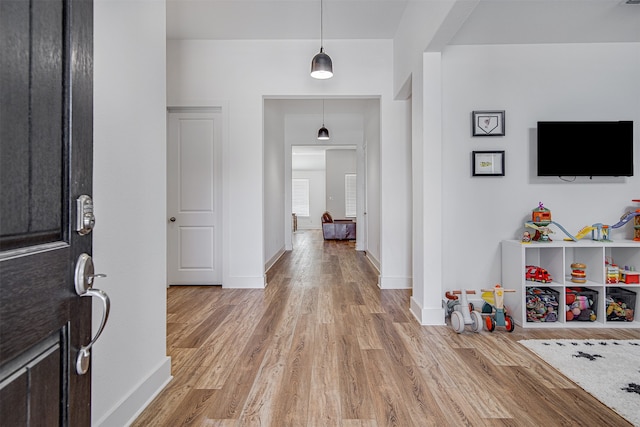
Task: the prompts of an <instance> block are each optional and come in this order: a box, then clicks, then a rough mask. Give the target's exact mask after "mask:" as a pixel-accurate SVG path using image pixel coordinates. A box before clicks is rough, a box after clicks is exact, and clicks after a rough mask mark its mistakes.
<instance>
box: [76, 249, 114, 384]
mask: <svg viewBox="0 0 640 427" xmlns="http://www.w3.org/2000/svg"><path fill="white" fill-rule="evenodd" d="M98 277H107V275H106V274H95V273H94V269H93V260H92V259H91V257H90V256H89V255H87V254H81V255H80V256H79V257H78V262H77V263H76V274H75V286H76V293H77V294H78V295H80V296H81V297H96V298H98V299H99V300H100V301H101V302H102V321H101V322H100V327H99V328H98V332H96V335H95V336H94V337H93V339H92V340H91V341H90V342H89V344H87V345H83V346H82V347H80V351H78V356H77V357H76V372H77V373H78V375H84V374H86V373H87V372H88V371H89V361H90V360H91V359H90V357H91V347H93V344H95V342H96V341H97V340H98V338H99V337H100V334H102V331H103V330H104V327H105V325H106V324H107V320H108V319H109V311H110V310H111V302H110V300H109V296H108V295H107V293H106V292H104V291H102V290H100V289H94V288H93V282H94V280H95V279H96V278H98Z"/></svg>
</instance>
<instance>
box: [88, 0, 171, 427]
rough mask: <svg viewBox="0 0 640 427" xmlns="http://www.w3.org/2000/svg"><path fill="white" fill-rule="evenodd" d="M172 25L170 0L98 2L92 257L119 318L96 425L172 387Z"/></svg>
mask: <svg viewBox="0 0 640 427" xmlns="http://www.w3.org/2000/svg"><path fill="white" fill-rule="evenodd" d="M165 22H166V16H165V2H164V1H162V0H161V1H152V2H139V1H133V2H132V1H110V0H96V1H95V8H94V23H95V24H94V25H95V26H94V46H95V57H94V63H95V66H94V180H93V181H94V189H93V190H94V201H95V214H96V227H95V230H94V231H93V233H94V237H93V242H94V247H93V259H94V263H95V266H96V272H98V273H106V274H107V277H106V278H104V279H100V280H99V281H98V282H97V284H96V286H97V287H99V288H100V289H103V290H104V291H106V292H107V294H108V295H109V297H110V299H111V314H110V316H109V321H108V323H107V325H106V327H105V329H104V332H103V334H102V335H101V336H100V339H99V340H98V341H97V343H96V344H95V346H94V347H93V349H92V351H91V356H92V361H91V363H92V401H93V403H92V425H94V426H105V427H107V426H114V427H122V426H124V425H127V424H128V423H129V422H131V421H132V419H133V418H134V417H135V416H136V415H137V414H138V413H139V412H140V411H141V410H142V409H143V408H144V406H145V405H146V404H147V402H148V401H150V400H151V399H152V398H153V397H154V396H155V394H156V393H157V392H159V391H160V390H161V389H162V387H163V386H164V385H165V384H166V383H167V382H168V381H169V380H170V379H171V366H170V359H169V358H168V357H167V355H166V354H167V353H166V286H167V280H166V268H165V265H166V224H167V218H166V154H165V153H166V97H165V94H166V90H165V87H166V86H165V83H166V82H165V68H166V64H165V55H166V53H165V52H166V46H165V38H166V36H165ZM94 307H96V310H95V311H94V314H93V328H94V331H95V329H96V328H97V327H98V324H99V322H100V318H101V316H102V313H101V311H100V309H99V308H98V307H97V304H95V305H94Z"/></svg>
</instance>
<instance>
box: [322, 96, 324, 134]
mask: <svg viewBox="0 0 640 427" xmlns="http://www.w3.org/2000/svg"><path fill="white" fill-rule="evenodd" d="M322 127H324V99H322Z"/></svg>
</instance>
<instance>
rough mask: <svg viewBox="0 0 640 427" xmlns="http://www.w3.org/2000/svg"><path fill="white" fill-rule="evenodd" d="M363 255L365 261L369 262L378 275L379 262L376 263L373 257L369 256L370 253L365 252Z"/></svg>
mask: <svg viewBox="0 0 640 427" xmlns="http://www.w3.org/2000/svg"><path fill="white" fill-rule="evenodd" d="M364 255H365V256H366V257H367V259H368V260H369V262H370V263H371V265H373V267H374V268H375V269H376V270H378V273H380V261H378V260H377V259H376V258H375V257H374V256H373V255H371V253H370V252H368V251H365V253H364Z"/></svg>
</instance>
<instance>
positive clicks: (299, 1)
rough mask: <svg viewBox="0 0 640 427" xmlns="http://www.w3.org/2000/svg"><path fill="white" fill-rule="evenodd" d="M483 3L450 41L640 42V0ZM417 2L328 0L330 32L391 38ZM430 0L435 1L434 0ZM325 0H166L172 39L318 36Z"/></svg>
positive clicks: (479, 0) (462, 0)
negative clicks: (634, 1) (636, 0)
mask: <svg viewBox="0 0 640 427" xmlns="http://www.w3.org/2000/svg"><path fill="white" fill-rule="evenodd" d="M457 1H458V2H460V3H477V5H476V6H475V8H474V9H473V11H472V12H471V14H470V16H469V17H468V19H467V20H466V21H465V23H464V24H463V26H462V27H461V28H460V29H459V30H456V31H455V32H454V35H453V37H452V38H451V39H450V41H449V44H514V43H585V42H586V43H595V42H640V5H637V4H636V5H630V4H626V0H457ZM412 2H426V3H427V4H428V5H432V7H433V8H434V10H435V8H439V7H440V6H441V5H442V3H443V2H445V3H454V2H455V0H323V8H324V15H323V16H324V25H323V26H324V38H325V39H392V38H393V37H394V36H395V34H396V31H397V30H398V27H399V25H400V23H401V21H402V16H403V14H404V12H405V9H407V8H408V7H409V5H410V3H412ZM428 7H429V6H428ZM319 17H320V0H167V38H168V39H211V40H233V39H237V40H252V39H258V40H260V39H262V40H265V39H318V38H319V37H320V18H319Z"/></svg>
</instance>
